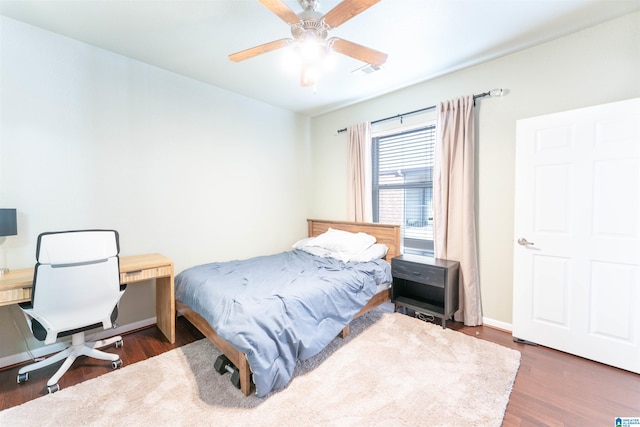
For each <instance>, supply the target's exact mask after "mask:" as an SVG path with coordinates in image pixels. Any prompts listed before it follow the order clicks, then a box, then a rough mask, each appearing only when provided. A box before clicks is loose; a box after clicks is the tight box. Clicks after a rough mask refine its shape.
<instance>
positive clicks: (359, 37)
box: [0, 0, 640, 116]
mask: <svg viewBox="0 0 640 427" xmlns="http://www.w3.org/2000/svg"><path fill="white" fill-rule="evenodd" d="M285 3H286V4H287V5H288V6H289V7H290V8H291V9H292V10H294V11H295V12H296V13H298V12H299V11H301V8H300V6H299V3H298V0H285ZM338 3H340V1H339V0H320V11H321V12H323V13H326V12H328V11H329V10H330V9H331V8H333V7H334V6H336V5H337V4H338ZM638 10H640V0H382V1H381V2H380V3H378V4H376V5H374V6H373V7H371V8H370V9H368V10H366V11H365V12H363V13H362V14H360V15H358V16H356V17H354V18H353V19H351V20H349V21H347V22H346V23H344V24H343V25H341V26H340V27H338V28H336V29H334V30H332V31H331V33H330V36H338V37H341V38H344V39H347V40H350V41H353V42H356V43H358V44H362V45H365V46H367V47H371V48H374V49H376V50H380V51H382V52H385V53H387V54H388V55H389V58H388V60H387V63H386V64H385V66H384V68H383V69H382V70H381V71H378V72H377V73H373V74H370V75H367V76H363V77H356V76H355V75H353V74H352V73H351V71H352V70H355V69H356V68H359V67H360V66H362V65H364V64H363V63H360V62H358V61H356V60H354V59H351V58H349V57H346V56H343V55H337V54H336V60H335V67H334V68H333V69H332V70H331V71H328V72H327V73H326V74H325V75H324V76H323V78H322V80H321V81H320V82H319V84H318V86H317V91H316V93H314V90H313V88H303V87H300V85H299V74H298V71H297V70H291V69H287V68H286V67H285V65H284V64H285V58H286V56H287V55H286V53H287V52H286V51H287V49H288V48H285V49H281V50H278V51H274V52H270V53H266V54H264V55H261V56H258V57H256V58H252V59H249V60H246V61H244V62H240V63H234V62H231V61H230V60H229V59H228V58H227V55H228V54H230V53H234V52H237V51H240V50H243V49H246V48H249V47H253V46H255V45H258V44H262V43H266V42H269V41H272V40H276V39H280V38H285V37H290V32H289V28H288V24H286V23H285V22H284V21H282V20H281V19H280V18H278V17H277V16H276V15H274V14H273V13H271V12H270V11H269V10H268V9H267V8H265V7H264V6H263V5H262V4H260V3H259V2H258V0H0V14H2V15H5V16H8V17H10V18H13V19H16V20H19V21H23V22H26V23H29V24H32V25H35V26H38V27H42V28H45V29H47V30H50V31H53V32H56V33H59V34H63V35H65V36H68V37H71V38H74V39H77V40H80V41H83V42H86V43H89V44H91V45H94V46H98V47H101V48H104V49H107V50H110V51H113V52H116V53H119V54H121V55H125V56H128V57H131V58H134V59H137V60H140V61H142V62H145V63H148V64H151V65H155V66H157V67H160V68H163V69H166V70H170V71H173V72H176V73H179V74H182V75H185V76H189V77H192V78H194V79H197V80H200V81H202V82H206V83H210V84H213V85H216V86H218V87H221V88H224V89H227V90H230V91H233V92H236V93H239V94H242V95H246V96H248V97H251V98H255V99H258V100H261V101H264V102H266V103H269V104H272V105H276V106H280V107H282V108H286V109H288V110H292V111H296V112H299V113H302V114H306V115H310V116H315V115H318V114H322V113H324V112H327V111H331V110H334V109H336V108H339V107H343V106H346V105H349V104H353V103H355V102H358V101H361V100H363V99H368V98H372V97H375V96H378V95H381V94H384V93H388V92H391V91H393V90H396V89H399V88H402V87H406V86H409V85H411V84H415V83H418V82H422V81H425V80H428V79H430V78H434V77H436V76H440V75H442V74H445V73H448V72H451V71H455V70H458V69H461V68H464V67H468V66H471V65H474V64H478V63H481V62H483V61H487V60H490V59H493V58H497V57H499V56H502V55H505V54H508V53H512V52H515V51H518V50H520V49H524V48H527V47H530V46H534V45H536V44H539V43H542V42H545V41H548V40H552V39H554V38H557V37H560V36H563V35H566V34H569V33H572V32H575V31H577V30H580V29H583V28H586V27H589V26H592V25H595V24H598V23H600V22H604V21H607V20H610V19H613V18H615V17H618V16H622V15H624V14H627V13H630V12H633V11H638ZM594 42H597V40H594ZM488 89H492V88H488Z"/></svg>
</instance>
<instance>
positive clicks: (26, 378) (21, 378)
mask: <svg viewBox="0 0 640 427" xmlns="http://www.w3.org/2000/svg"><path fill="white" fill-rule="evenodd" d="M27 381H29V372H25V373H24V374H18V384H20V383H25V382H27Z"/></svg>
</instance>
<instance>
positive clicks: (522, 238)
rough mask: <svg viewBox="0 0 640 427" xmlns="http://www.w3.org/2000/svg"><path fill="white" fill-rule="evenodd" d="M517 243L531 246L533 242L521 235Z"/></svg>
mask: <svg viewBox="0 0 640 427" xmlns="http://www.w3.org/2000/svg"><path fill="white" fill-rule="evenodd" d="M518 244H519V245H522V246H533V244H534V243H533V242H530V241H528V240H527V239H525V238H524V237H521V238H519V239H518Z"/></svg>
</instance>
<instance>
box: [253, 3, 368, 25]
mask: <svg viewBox="0 0 640 427" xmlns="http://www.w3.org/2000/svg"><path fill="white" fill-rule="evenodd" d="M261 1H262V0H261ZM379 1H380V0H344V1H343V2H342V3H340V4H338V5H337V6H336V7H334V8H333V9H331V10H330V11H329V12H327V13H326V14H325V15H324V18H323V19H324V22H325V23H326V24H327V25H328V26H329V27H331V28H336V27H337V26H338V25H341V24H343V23H345V22H346V21H348V20H349V19H351V18H353V17H354V16H356V15H358V14H359V13H362V12H364V11H365V10H367V9H369V8H370V7H371V6H373V5H374V4H376V3H378V2H379Z"/></svg>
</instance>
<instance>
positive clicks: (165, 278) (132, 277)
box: [0, 254, 176, 344]
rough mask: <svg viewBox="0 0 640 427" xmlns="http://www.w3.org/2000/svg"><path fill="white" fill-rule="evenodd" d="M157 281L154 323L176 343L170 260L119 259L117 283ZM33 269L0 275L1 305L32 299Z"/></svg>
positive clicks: (156, 257)
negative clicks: (118, 280) (118, 278)
mask: <svg viewBox="0 0 640 427" xmlns="http://www.w3.org/2000/svg"><path fill="white" fill-rule="evenodd" d="M151 279H156V322H157V324H158V328H159V329H160V330H161V331H162V333H163V334H164V336H165V337H167V339H168V340H169V342H170V343H172V344H173V343H175V341H176V305H175V298H174V289H173V261H171V260H170V259H169V258H167V257H165V256H164V255H160V254H146V255H133V256H123V257H120V283H122V284H125V283H126V284H130V283H136V282H142V281H144V280H151ZM32 281H33V268H24V269H20V270H11V271H10V272H9V273H7V274H3V275H1V276H0V306H3V305H10V304H17V303H19V302H24V301H30V300H31V285H32Z"/></svg>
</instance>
